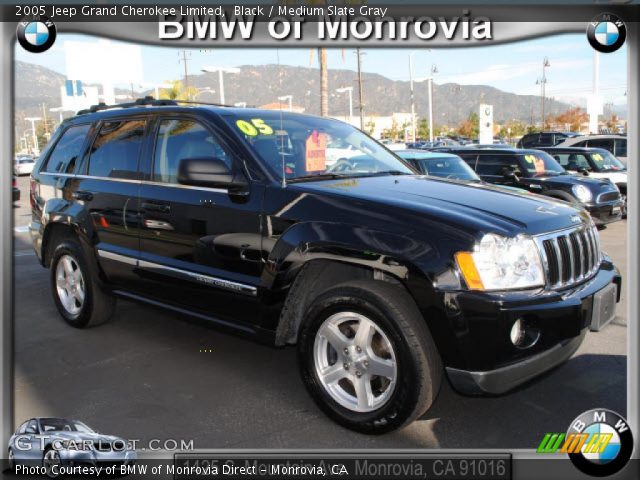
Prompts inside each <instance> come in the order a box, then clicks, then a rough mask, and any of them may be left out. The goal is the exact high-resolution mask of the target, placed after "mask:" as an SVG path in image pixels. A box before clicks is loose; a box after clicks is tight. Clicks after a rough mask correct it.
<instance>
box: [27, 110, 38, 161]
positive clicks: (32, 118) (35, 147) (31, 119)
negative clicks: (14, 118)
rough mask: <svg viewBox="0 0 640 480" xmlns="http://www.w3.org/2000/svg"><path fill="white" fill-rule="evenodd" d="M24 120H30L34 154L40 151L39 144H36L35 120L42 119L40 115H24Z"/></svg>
mask: <svg viewBox="0 0 640 480" xmlns="http://www.w3.org/2000/svg"><path fill="white" fill-rule="evenodd" d="M25 120H26V121H28V122H31V131H32V132H33V149H34V152H33V153H34V155H38V154H39V153H40V146H39V145H38V136H37V135H36V122H37V121H38V120H42V119H41V118H40V117H26V118H25Z"/></svg>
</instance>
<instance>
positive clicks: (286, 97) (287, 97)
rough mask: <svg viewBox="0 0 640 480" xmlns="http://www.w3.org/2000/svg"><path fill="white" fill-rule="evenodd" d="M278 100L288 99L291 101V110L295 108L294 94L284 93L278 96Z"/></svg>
mask: <svg viewBox="0 0 640 480" xmlns="http://www.w3.org/2000/svg"><path fill="white" fill-rule="evenodd" d="M278 100H281V101H285V100H287V101H288V102H289V111H292V110H293V95H282V96H281V97H278Z"/></svg>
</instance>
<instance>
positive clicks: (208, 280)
mask: <svg viewBox="0 0 640 480" xmlns="http://www.w3.org/2000/svg"><path fill="white" fill-rule="evenodd" d="M138 267H139V268H142V269H144V270H150V271H159V272H162V273H168V274H173V275H174V276H177V277H179V278H184V279H185V280H191V281H194V282H197V283H201V284H204V285H208V286H211V287H218V288H222V289H224V290H230V291H232V292H236V293H242V294H245V295H251V296H253V297H255V296H256V295H257V294H258V289H257V288H256V287H254V286H252V285H246V284H244V283H238V282H234V281H231V280H225V279H224V278H219V277H212V276H210V275H204V274H202V273H196V272H189V271H187V270H182V269H180V268H174V267H168V266H166V265H160V264H158V263H154V262H148V261H146V260H139V261H138Z"/></svg>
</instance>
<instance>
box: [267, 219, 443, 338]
mask: <svg viewBox="0 0 640 480" xmlns="http://www.w3.org/2000/svg"><path fill="white" fill-rule="evenodd" d="M330 239H331V240H330ZM333 239H335V240H333ZM442 260H443V257H441V256H439V255H437V254H435V246H434V245H433V244H429V243H428V242H424V243H423V242H419V241H417V240H415V238H409V237H407V236H405V235H403V234H399V233H388V232H376V231H372V230H366V229H363V227H359V226H349V225H344V224H342V225H340V224H328V223H326V224H318V223H313V224H312V223H309V224H304V225H301V224H298V225H296V226H294V227H292V228H291V229H290V230H288V231H287V232H285V234H284V235H283V236H282V237H280V238H279V239H278V241H277V242H276V244H275V245H274V247H273V249H272V250H271V254H270V255H269V258H268V261H267V268H266V269H265V271H267V272H270V273H269V275H270V276H269V278H268V279H266V282H265V284H266V286H267V288H268V289H270V290H271V291H274V292H282V296H283V297H284V298H283V307H282V310H281V311H280V315H279V319H278V322H277V326H276V335H275V337H276V338H275V342H276V344H277V345H285V344H295V343H296V341H297V337H298V332H299V328H300V325H301V324H302V320H303V316H304V312H305V311H306V309H307V308H308V306H309V305H310V303H311V301H312V300H313V299H314V298H316V297H317V296H318V295H319V294H321V293H322V292H323V291H325V290H327V289H328V288H330V287H332V286H334V285H336V284H338V283H344V282H345V281H351V280H363V279H373V280H377V281H382V282H389V283H393V284H396V285H399V286H401V287H402V288H404V289H406V290H407V292H408V293H409V295H410V296H411V297H412V298H413V300H414V301H415V302H416V304H417V306H418V308H419V309H420V310H421V311H424V310H425V309H426V308H427V307H428V306H429V305H430V304H432V303H433V302H434V300H435V297H434V295H435V291H434V288H433V282H432V281H431V280H430V276H431V275H430V274H427V273H425V272H426V271H429V270H431V268H434V269H435V265H436V264H441V263H442ZM433 271H436V270H433Z"/></svg>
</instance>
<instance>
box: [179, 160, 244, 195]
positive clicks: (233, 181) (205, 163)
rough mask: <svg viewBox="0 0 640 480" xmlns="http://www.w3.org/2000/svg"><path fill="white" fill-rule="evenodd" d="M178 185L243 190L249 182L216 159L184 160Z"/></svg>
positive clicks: (180, 165)
mask: <svg viewBox="0 0 640 480" xmlns="http://www.w3.org/2000/svg"><path fill="white" fill-rule="evenodd" d="M178 183H181V184H182V185H193V186H197V187H211V188H216V187H218V188H229V187H235V188H242V187H246V186H247V181H246V180H245V179H244V177H243V176H242V175H240V174H236V173H234V172H232V171H231V170H230V169H229V167H228V166H227V164H226V163H225V162H224V161H223V160H221V159H219V158H214V157H199V158H183V159H182V160H180V164H179V165H178Z"/></svg>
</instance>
